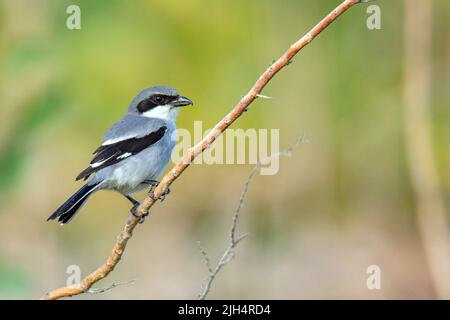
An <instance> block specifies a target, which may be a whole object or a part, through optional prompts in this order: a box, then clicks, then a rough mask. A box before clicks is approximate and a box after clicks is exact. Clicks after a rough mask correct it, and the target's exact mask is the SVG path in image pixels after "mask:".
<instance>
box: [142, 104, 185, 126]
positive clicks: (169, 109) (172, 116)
mask: <svg viewBox="0 0 450 320" xmlns="http://www.w3.org/2000/svg"><path fill="white" fill-rule="evenodd" d="M179 109H180V108H178V107H173V106H170V105H164V106H157V107H154V108H153V109H151V110H148V111H146V112H144V113H142V114H141V115H142V116H144V117H147V118H159V119H163V120H166V121H172V122H175V120H176V119H177V116H178V113H179V111H180V110H179Z"/></svg>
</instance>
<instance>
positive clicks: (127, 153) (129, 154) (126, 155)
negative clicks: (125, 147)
mask: <svg viewBox="0 0 450 320" xmlns="http://www.w3.org/2000/svg"><path fill="white" fill-rule="evenodd" d="M129 156H131V153H130V152H125V153H124V154H122V155H120V156H118V157H117V159H125V158H128V157H129Z"/></svg>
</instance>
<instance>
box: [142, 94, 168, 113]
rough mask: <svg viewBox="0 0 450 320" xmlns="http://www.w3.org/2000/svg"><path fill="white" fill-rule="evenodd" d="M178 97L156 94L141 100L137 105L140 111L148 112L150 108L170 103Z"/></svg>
mask: <svg viewBox="0 0 450 320" xmlns="http://www.w3.org/2000/svg"><path fill="white" fill-rule="evenodd" d="M176 99H177V97H171V96H165V95H161V94H157V95H156V94H155V95H153V96H151V97H149V98H147V99H145V100H142V101H141V102H139V104H138V105H137V110H138V111H139V112H140V113H144V112H147V111H148V110H151V109H153V108H155V107H157V106H164V105H166V104H169V103H170V102H171V101H173V100H176Z"/></svg>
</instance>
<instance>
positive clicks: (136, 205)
mask: <svg viewBox="0 0 450 320" xmlns="http://www.w3.org/2000/svg"><path fill="white" fill-rule="evenodd" d="M139 206H140V203H139V202H138V203H136V204H134V206H133V207H132V208H131V209H130V212H131V214H132V215H133V216H134V217H135V218H140V220H139V223H144V221H145V218H146V217H147V216H148V211H147V212H146V213H145V214H143V215H142V216H138V215H137V208H138V207H139Z"/></svg>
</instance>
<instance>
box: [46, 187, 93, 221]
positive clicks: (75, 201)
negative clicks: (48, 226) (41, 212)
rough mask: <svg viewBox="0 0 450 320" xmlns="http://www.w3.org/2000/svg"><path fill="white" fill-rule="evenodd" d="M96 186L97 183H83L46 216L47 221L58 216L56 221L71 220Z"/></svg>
mask: <svg viewBox="0 0 450 320" xmlns="http://www.w3.org/2000/svg"><path fill="white" fill-rule="evenodd" d="M97 186H98V184H92V185H88V184H85V185H84V186H83V187H81V189H80V190H78V191H77V192H75V194H74V195H73V196H71V197H70V198H69V199H68V200H67V201H66V202H64V203H63V204H62V206H60V207H59V208H58V209H57V210H56V211H55V212H54V213H53V214H52V215H51V216H50V217H48V219H47V221H49V220H54V219H56V218H58V221H59V222H61V224H65V223H67V222H69V221H70V220H72V218H73V217H74V215H75V214H76V213H77V211H78V210H80V208H81V207H82V206H83V204H84V203H85V202H86V200H87V199H88V198H89V196H90V195H91V194H92V192H93V191H94V190H95V188H96V187H97Z"/></svg>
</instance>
